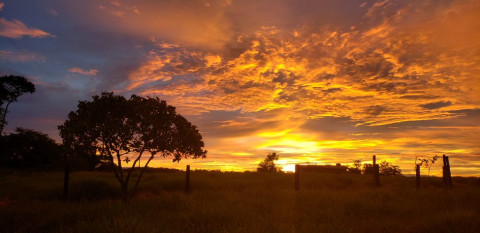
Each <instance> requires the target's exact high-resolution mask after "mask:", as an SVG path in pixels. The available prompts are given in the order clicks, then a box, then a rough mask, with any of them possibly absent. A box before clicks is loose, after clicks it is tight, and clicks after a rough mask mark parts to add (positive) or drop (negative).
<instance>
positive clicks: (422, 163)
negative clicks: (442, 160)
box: [415, 155, 439, 176]
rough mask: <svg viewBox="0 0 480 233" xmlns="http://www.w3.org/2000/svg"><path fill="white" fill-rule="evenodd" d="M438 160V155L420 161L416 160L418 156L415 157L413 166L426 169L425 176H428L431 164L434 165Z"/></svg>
mask: <svg viewBox="0 0 480 233" xmlns="http://www.w3.org/2000/svg"><path fill="white" fill-rule="evenodd" d="M438 158H439V157H438V155H435V156H433V157H427V158H423V159H420V158H418V156H415V165H420V166H423V167H425V168H427V169H428V173H427V176H430V168H432V166H433V164H435V162H436V161H437V159H438Z"/></svg>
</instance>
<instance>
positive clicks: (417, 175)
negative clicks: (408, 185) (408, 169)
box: [415, 164, 420, 191]
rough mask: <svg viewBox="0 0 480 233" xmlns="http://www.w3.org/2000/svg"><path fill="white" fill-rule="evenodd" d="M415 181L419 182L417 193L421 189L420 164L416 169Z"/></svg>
mask: <svg viewBox="0 0 480 233" xmlns="http://www.w3.org/2000/svg"><path fill="white" fill-rule="evenodd" d="M415 180H416V182H417V191H418V189H419V188H420V164H417V165H416V167H415Z"/></svg>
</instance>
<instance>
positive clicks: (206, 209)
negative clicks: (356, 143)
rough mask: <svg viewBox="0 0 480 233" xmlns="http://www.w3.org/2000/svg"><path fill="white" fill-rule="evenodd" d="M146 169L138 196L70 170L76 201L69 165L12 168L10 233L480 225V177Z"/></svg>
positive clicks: (4, 220)
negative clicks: (377, 181)
mask: <svg viewBox="0 0 480 233" xmlns="http://www.w3.org/2000/svg"><path fill="white" fill-rule="evenodd" d="M184 178H185V174H184V173H182V172H174V173H158V172H157V173H155V172H152V173H147V174H146V175H145V177H144V179H143V180H142V183H141V185H140V187H139V191H138V192H137V195H136V196H135V197H134V199H133V200H132V201H131V202H130V203H129V204H124V203H123V202H122V201H121V200H120V196H119V188H118V186H119V185H118V184H117V183H116V180H115V178H114V177H113V175H112V174H109V173H100V172H93V173H87V172H76V173H72V174H71V189H70V200H69V201H61V200H59V198H60V196H61V193H62V184H63V176H62V174H61V173H34V174H25V173H21V174H16V175H15V174H13V175H12V174H9V175H5V174H3V175H2V176H1V177H0V185H1V186H0V200H3V202H1V203H2V204H0V227H1V228H0V229H1V230H0V231H3V232H479V229H480V221H479V219H480V182H479V179H478V178H471V179H460V178H456V179H454V185H455V186H454V188H453V189H450V190H447V189H444V188H443V186H442V185H441V179H440V178H429V179H424V180H422V181H424V182H423V183H422V189H420V190H419V191H418V192H417V191H416V190H415V180H414V178H406V177H382V187H380V188H373V186H372V185H371V182H372V178H371V177H370V176H361V175H348V174H342V175H339V174H315V173H312V174H302V177H301V189H300V191H294V177H293V174H268V173H265V174H263V173H230V172H228V173H222V172H201V171H197V172H195V171H194V172H192V174H191V184H192V192H191V193H190V194H189V195H185V193H184V188H185V186H184Z"/></svg>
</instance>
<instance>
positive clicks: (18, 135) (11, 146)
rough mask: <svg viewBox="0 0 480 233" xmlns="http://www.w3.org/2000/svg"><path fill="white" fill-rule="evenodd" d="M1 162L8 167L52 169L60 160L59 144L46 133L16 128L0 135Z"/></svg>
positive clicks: (58, 165) (56, 166)
mask: <svg viewBox="0 0 480 233" xmlns="http://www.w3.org/2000/svg"><path fill="white" fill-rule="evenodd" d="M0 143H1V147H0V148H1V149H0V154H1V163H2V165H3V166H6V167H10V168H34V169H53V168H59V167H60V165H61V163H62V161H61V159H62V150H61V146H60V145H58V144H57V143H56V142H55V141H54V140H53V139H51V138H50V137H48V135H46V134H43V133H40V132H37V131H34V130H30V129H22V128H17V129H16V130H15V133H11V134H9V135H6V136H3V137H1V142H0Z"/></svg>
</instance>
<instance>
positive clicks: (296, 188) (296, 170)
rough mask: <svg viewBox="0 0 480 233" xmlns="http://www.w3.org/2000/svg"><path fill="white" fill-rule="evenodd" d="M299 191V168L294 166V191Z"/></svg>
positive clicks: (296, 165)
mask: <svg viewBox="0 0 480 233" xmlns="http://www.w3.org/2000/svg"><path fill="white" fill-rule="evenodd" d="M298 190H300V166H299V165H298V164H295V191H298Z"/></svg>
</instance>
